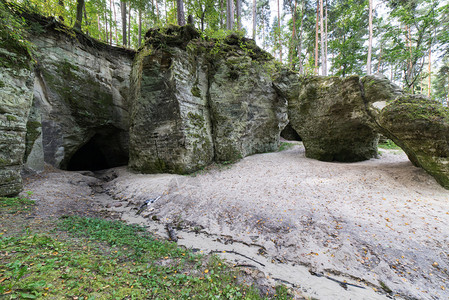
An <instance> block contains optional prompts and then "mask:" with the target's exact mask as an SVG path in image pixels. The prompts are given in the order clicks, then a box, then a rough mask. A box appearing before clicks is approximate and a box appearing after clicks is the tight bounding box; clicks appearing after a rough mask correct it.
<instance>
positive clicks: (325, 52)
mask: <svg viewBox="0 0 449 300" xmlns="http://www.w3.org/2000/svg"><path fill="white" fill-rule="evenodd" d="M327 4H328V3H327V0H326V16H325V21H326V23H325V24H324V62H325V63H326V76H327V75H328V69H327Z"/></svg>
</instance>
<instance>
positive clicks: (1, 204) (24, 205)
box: [0, 197, 35, 214]
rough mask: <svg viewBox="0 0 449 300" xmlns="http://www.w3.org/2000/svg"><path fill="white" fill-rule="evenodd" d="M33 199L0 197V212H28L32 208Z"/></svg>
mask: <svg viewBox="0 0 449 300" xmlns="http://www.w3.org/2000/svg"><path fill="white" fill-rule="evenodd" d="M34 205H35V201H33V200H30V199H28V198H23V197H11V198H9V197H0V212H7V213H10V214H15V213H23V212H28V211H30V210H32V209H33V207H34Z"/></svg>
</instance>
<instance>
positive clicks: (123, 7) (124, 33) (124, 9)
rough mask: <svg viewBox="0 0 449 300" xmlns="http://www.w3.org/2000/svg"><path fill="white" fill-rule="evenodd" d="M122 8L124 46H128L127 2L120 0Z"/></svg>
mask: <svg viewBox="0 0 449 300" xmlns="http://www.w3.org/2000/svg"><path fill="white" fill-rule="evenodd" d="M120 10H121V13H122V35H123V37H122V41H123V46H126V2H124V1H120Z"/></svg>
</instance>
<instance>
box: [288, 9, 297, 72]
mask: <svg viewBox="0 0 449 300" xmlns="http://www.w3.org/2000/svg"><path fill="white" fill-rule="evenodd" d="M296 7H297V1H296V0H295V6H293V7H292V11H293V13H292V38H291V43H292V45H291V47H290V55H289V63H290V67H293V53H294V52H295V50H296Z"/></svg>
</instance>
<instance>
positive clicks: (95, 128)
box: [27, 20, 133, 169]
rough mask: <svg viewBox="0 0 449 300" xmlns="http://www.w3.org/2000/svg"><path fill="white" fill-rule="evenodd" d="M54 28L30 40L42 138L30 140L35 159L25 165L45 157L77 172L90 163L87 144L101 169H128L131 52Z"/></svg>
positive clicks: (52, 162) (35, 103) (56, 165)
mask: <svg viewBox="0 0 449 300" xmlns="http://www.w3.org/2000/svg"><path fill="white" fill-rule="evenodd" d="M41 21H42V20H41ZM55 26H59V27H56V28H53V29H52V28H47V30H46V31H45V32H43V33H41V34H37V35H33V36H32V37H31V38H30V39H31V42H33V43H34V44H35V45H36V53H35V57H36V59H37V61H38V66H37V68H36V72H35V74H36V77H35V84H34V90H35V97H34V104H33V107H34V109H35V110H36V115H37V116H38V119H36V120H33V121H32V122H33V123H32V124H35V125H33V128H38V127H39V121H41V126H42V129H41V131H42V136H39V135H38V136H37V137H36V136H32V137H31V138H34V139H35V138H40V139H39V140H38V139H36V142H34V141H33V140H30V141H28V143H29V144H33V147H32V149H31V150H30V153H33V151H34V152H35V155H32V156H30V157H29V159H28V162H27V165H30V167H32V166H33V165H35V164H36V163H35V161H36V160H38V161H39V160H43V158H44V160H45V162H47V163H49V164H51V165H53V166H55V167H58V168H63V169H77V166H76V165H79V164H82V163H83V160H88V159H89V158H88V157H85V156H83V151H93V149H90V150H89V149H88V148H89V146H90V145H92V146H94V148H95V149H96V151H99V153H98V158H97V163H98V164H99V165H98V167H99V168H101V167H102V166H103V168H104V167H112V166H119V165H126V163H127V161H128V127H129V114H128V107H129V105H128V102H127V101H128V99H127V94H128V87H129V73H130V70H131V62H132V58H133V52H130V51H125V50H120V49H118V48H114V47H110V46H107V45H104V44H101V43H99V42H96V41H94V40H90V39H88V38H86V37H85V36H83V35H81V34H78V35H77V36H76V37H75V38H74V37H73V36H70V35H68V34H67V33H65V32H64V30H65V31H67V30H69V29H67V28H64V27H62V25H55ZM61 27H62V28H61ZM39 118H40V120H39ZM41 140H42V142H41ZM83 147H84V148H83ZM40 149H42V150H40ZM77 157H78V159H77ZM100 158H101V159H100ZM73 159H75V162H73V161H72V160H73ZM99 159H100V160H101V161H99ZM77 160H78V161H77ZM79 167H81V166H78V169H79Z"/></svg>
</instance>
